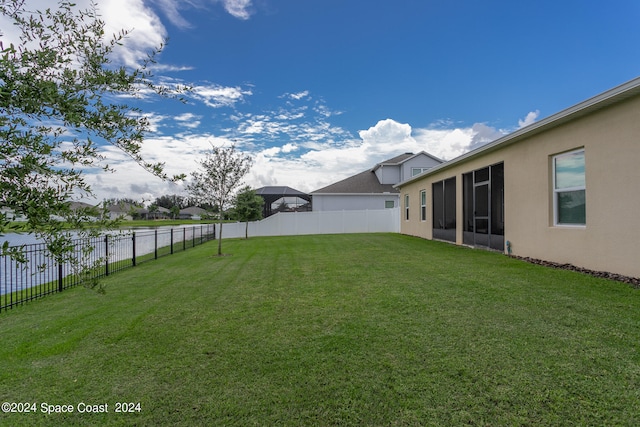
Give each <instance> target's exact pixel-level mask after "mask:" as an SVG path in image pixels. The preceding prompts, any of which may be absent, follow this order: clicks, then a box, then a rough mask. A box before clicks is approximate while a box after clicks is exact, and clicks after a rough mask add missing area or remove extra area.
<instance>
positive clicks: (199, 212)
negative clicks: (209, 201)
mask: <svg viewBox="0 0 640 427" xmlns="http://www.w3.org/2000/svg"><path fill="white" fill-rule="evenodd" d="M206 214H207V211H205V210H204V209H202V208H199V207H197V206H190V207H188V208H184V209H181V210H180V214H179V215H178V218H180V219H194V220H196V221H199V220H201V219H202V217H203V216H205V215H206Z"/></svg>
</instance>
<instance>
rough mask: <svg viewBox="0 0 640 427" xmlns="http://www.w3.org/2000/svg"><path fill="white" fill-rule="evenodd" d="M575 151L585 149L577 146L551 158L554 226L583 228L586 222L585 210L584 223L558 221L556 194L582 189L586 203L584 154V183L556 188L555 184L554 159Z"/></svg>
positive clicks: (581, 151) (572, 153) (582, 151)
mask: <svg viewBox="0 0 640 427" xmlns="http://www.w3.org/2000/svg"><path fill="white" fill-rule="evenodd" d="M576 153H583V156H584V153H585V149H584V147H582V148H578V149H577V150H572V151H567V152H564V153H560V154H557V155H555V156H553V158H552V167H551V174H552V178H553V187H552V189H553V225H554V226H555V227H569V228H585V227H586V226H587V224H586V222H587V219H586V212H585V223H584V224H571V223H564V222H560V221H559V216H560V215H559V212H558V195H559V194H561V193H567V192H571V191H584V192H585V204H586V195H587V183H586V156H584V158H585V165H584V167H585V183H584V185H579V186H574V187H565V188H560V189H558V188H557V186H556V175H557V174H556V161H557V160H558V159H560V158H562V157H568V156H571V155H574V154H576Z"/></svg>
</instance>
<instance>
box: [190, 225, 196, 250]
mask: <svg viewBox="0 0 640 427" xmlns="http://www.w3.org/2000/svg"><path fill="white" fill-rule="evenodd" d="M191 234H192V236H191V247H192V248H195V247H196V226H195V225H194V226H193V227H192V230H191Z"/></svg>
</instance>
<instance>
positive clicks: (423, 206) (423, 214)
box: [420, 190, 427, 221]
mask: <svg viewBox="0 0 640 427" xmlns="http://www.w3.org/2000/svg"><path fill="white" fill-rule="evenodd" d="M426 220H427V191H426V190H422V191H421V192H420V221H426Z"/></svg>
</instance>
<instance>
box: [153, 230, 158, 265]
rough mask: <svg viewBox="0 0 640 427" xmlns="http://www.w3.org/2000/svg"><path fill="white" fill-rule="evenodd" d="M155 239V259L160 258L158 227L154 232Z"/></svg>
mask: <svg viewBox="0 0 640 427" xmlns="http://www.w3.org/2000/svg"><path fill="white" fill-rule="evenodd" d="M154 239H155V240H154V243H153V246H154V247H155V249H154V256H155V259H158V229H157V228H156V230H155V233H154Z"/></svg>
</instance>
